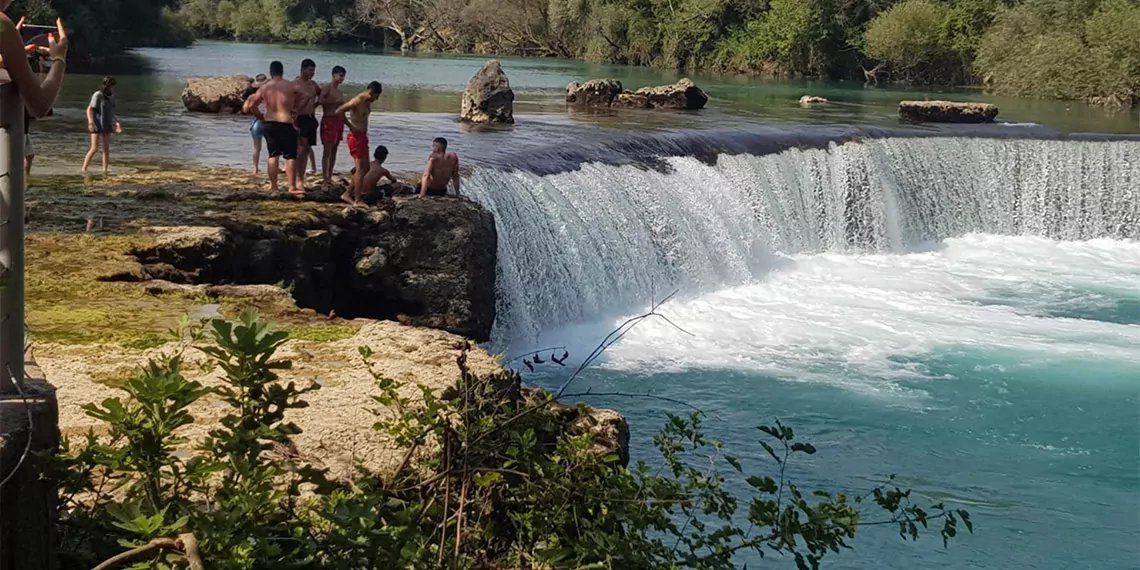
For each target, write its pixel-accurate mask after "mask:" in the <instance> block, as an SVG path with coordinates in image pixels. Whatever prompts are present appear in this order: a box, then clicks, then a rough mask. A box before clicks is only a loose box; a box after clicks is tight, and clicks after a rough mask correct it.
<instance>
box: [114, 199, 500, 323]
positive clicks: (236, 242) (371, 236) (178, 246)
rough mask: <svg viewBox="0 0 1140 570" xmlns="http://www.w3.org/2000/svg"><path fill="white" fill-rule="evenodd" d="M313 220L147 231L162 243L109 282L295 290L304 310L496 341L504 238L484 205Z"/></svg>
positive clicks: (442, 204)
mask: <svg viewBox="0 0 1140 570" xmlns="http://www.w3.org/2000/svg"><path fill="white" fill-rule="evenodd" d="M313 214H314V215H313V216H311V217H300V218H294V219H283V220H282V221H281V222H280V224H276V225H275V224H274V223H273V222H268V223H264V222H263V223H259V224H240V223H228V224H226V227H225V228H222V227H211V226H194V227H191V226H174V227H166V226H164V227H147V228H143V229H142V230H141V232H140V233H143V234H146V235H150V236H153V238H154V243H153V245H149V246H147V247H145V248H143V249H140V250H137V251H133V252H132V253H133V254H134V256H135V257H136V258H137V259H138V261H139V266H138V267H133V268H129V269H126V270H120V271H118V272H116V273H115V274H113V275H107V276H105V277H104V278H103V279H104V280H114V281H119V280H121V281H148V280H156V279H157V280H163V281H168V282H171V283H177V284H187V285H208V286H215V285H255V284H261V285H273V284H287V285H288V286H289V287H290V288H291V289H292V294H293V298H294V299H295V300H296V302H297V305H298V306H300V307H304V308H311V309H314V310H316V311H319V312H322V313H335V314H336V315H338V316H341V317H346V318H357V317H362V318H376V319H389V320H399V321H401V322H403V323H406V324H411V325H417V326H426V327H431V328H436V329H441V330H445V331H448V332H452V333H456V334H460V335H463V336H466V337H468V338H471V339H473V340H475V341H478V342H483V341H486V340H488V339H489V338H490V335H491V325H492V323H493V322H494V320H495V253H496V248H497V240H498V237H497V235H496V233H495V221H494V217H493V216H492V215H491V214H490V213H489V212H487V211H486V210H484V209H483V208H482V207H481V206H479V205H478V204H476V203H474V202H471V201H470V200H467V199H464V198H436V199H432V200H407V201H401V202H391V201H388V202H386V203H385V205H384V207H383V209H381V210H375V209H370V210H363V209H355V208H348V209H345V210H330V209H328V208H323V209H314V210H313ZM208 289H209V287H208ZM209 290H216V289H209Z"/></svg>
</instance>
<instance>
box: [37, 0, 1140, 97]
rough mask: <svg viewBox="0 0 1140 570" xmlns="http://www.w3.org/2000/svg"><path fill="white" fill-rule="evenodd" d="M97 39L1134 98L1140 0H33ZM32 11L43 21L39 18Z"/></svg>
mask: <svg viewBox="0 0 1140 570" xmlns="http://www.w3.org/2000/svg"><path fill="white" fill-rule="evenodd" d="M22 4H25V5H26V6H28V11H29V12H34V13H36V14H41V13H42V14H47V13H49V12H58V13H59V14H61V15H64V16H65V17H67V16H68V15H72V16H73V17H72V18H71V21H72V22H77V23H78V22H81V21H82V22H83V23H82V24H79V25H82V26H91V28H90V29H89V31H90V34H89V35H90V36H91V37H93V38H96V40H97V41H98V42H99V43H101V44H103V45H104V46H107V47H114V46H117V45H139V44H144V45H156V44H169V45H177V44H179V43H182V42H185V41H186V39H187V38H188V37H190V36H193V37H212V38H232V39H237V40H245V41H288V42H298V43H367V44H370V45H374V46H375V45H386V46H388V47H391V48H398V49H402V50H406V51H417V50H423V51H442V52H460V53H499V54H520V55H531V56H556V57H566V58H575V59H584V60H587V61H592V62H609V63H624V64H633V65H649V66H660V67H670V68H677V69H687V70H702V71H714V72H726V73H748V74H762V75H776V76H790V77H827V78H834V79H864V78H866V79H867V80H869V81H878V80H880V79H882V80H889V81H898V82H907V83H921V84H943V85H961V84H984V85H986V86H988V87H989V88H990V89H991V90H993V91H997V92H1003V93H1011V94H1019V95H1037V96H1045V97H1057V98H1065V99H1094V100H1097V101H1100V102H1104V103H1122V104H1131V103H1134V102H1137V101H1140V95H1138V94H1140V42H1137V41H1136V40H1135V38H1137V37H1140V0H93V1H86V0H28V2H26V3H22ZM41 19H42V18H41Z"/></svg>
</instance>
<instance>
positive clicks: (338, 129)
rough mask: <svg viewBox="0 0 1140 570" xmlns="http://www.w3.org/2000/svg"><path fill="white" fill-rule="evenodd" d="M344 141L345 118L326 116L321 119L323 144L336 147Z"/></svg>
mask: <svg viewBox="0 0 1140 570" xmlns="http://www.w3.org/2000/svg"><path fill="white" fill-rule="evenodd" d="M342 140H344V117H341V116H337V115H325V116H323V117H321V144H323V145H325V146H336V145H338V144H340V141H342Z"/></svg>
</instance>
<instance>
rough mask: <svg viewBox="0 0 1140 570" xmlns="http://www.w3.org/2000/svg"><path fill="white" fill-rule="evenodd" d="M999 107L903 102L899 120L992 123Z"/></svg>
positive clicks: (940, 102)
mask: <svg viewBox="0 0 1140 570" xmlns="http://www.w3.org/2000/svg"><path fill="white" fill-rule="evenodd" d="M997 114H998V108H997V105H993V104H990V103H962V102H957V101H902V102H900V103H899V118H900V119H902V120H904V121H908V122H915V123H992V122H993V121H994V118H995V117H997Z"/></svg>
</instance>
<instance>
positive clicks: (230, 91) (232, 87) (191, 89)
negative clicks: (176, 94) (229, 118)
mask: <svg viewBox="0 0 1140 570" xmlns="http://www.w3.org/2000/svg"><path fill="white" fill-rule="evenodd" d="M253 91H254V87H253V78H251V77H249V76H246V75H228V76H223V77H195V78H192V79H190V80H189V81H188V82H187V85H186V89H185V90H184V91H182V104H183V105H185V106H186V110H187V111H192V112H195V113H240V112H241V107H242V104H244V103H245V100H246V98H247V97H249V96H250V95H252V94H253Z"/></svg>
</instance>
